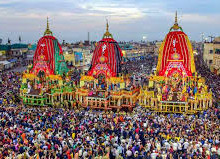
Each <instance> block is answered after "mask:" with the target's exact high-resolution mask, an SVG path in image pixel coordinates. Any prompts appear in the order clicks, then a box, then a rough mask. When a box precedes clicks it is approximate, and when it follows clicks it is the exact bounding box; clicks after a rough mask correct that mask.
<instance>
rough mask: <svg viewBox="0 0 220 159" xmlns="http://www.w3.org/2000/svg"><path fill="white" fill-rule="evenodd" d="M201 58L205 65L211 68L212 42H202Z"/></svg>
mask: <svg viewBox="0 0 220 159" xmlns="http://www.w3.org/2000/svg"><path fill="white" fill-rule="evenodd" d="M203 60H204V62H205V63H206V65H207V66H208V67H209V68H210V69H211V66H212V64H213V43H212V42H205V43H204V52H203Z"/></svg>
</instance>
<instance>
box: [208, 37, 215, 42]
mask: <svg viewBox="0 0 220 159" xmlns="http://www.w3.org/2000/svg"><path fill="white" fill-rule="evenodd" d="M209 38H210V40H211V43H212V39H214V38H215V37H214V36H212V35H210V36H209Z"/></svg>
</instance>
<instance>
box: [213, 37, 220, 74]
mask: <svg viewBox="0 0 220 159" xmlns="http://www.w3.org/2000/svg"><path fill="white" fill-rule="evenodd" d="M213 45H214V49H213V65H212V67H213V72H214V73H215V74H217V75H219V74H220V37H217V38H215V40H214V41H213Z"/></svg>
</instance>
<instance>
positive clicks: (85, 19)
mask: <svg viewBox="0 0 220 159" xmlns="http://www.w3.org/2000/svg"><path fill="white" fill-rule="evenodd" d="M219 6H220V0H0V38H1V39H3V43H6V42H7V39H8V38H10V39H11V41H12V43H16V42H18V39H19V38H18V37H19V36H21V39H22V42H23V43H36V42H37V40H38V39H39V38H40V37H42V36H43V33H44V31H45V28H46V19H47V17H49V22H50V29H51V30H52V32H53V35H54V36H55V37H56V38H57V39H58V40H59V41H60V42H62V41H63V40H65V41H66V42H75V41H80V40H87V39H88V32H90V40H96V41H98V40H100V39H101V38H102V35H103V33H104V32H105V26H106V19H108V21H109V30H110V32H111V33H112V35H113V37H114V39H115V40H117V41H130V40H133V41H140V40H142V39H143V37H144V36H145V37H146V40H147V41H153V40H163V38H164V37H165V35H166V34H167V33H168V31H169V29H170V27H171V26H172V25H173V23H174V18H175V11H177V12H178V23H179V25H180V26H181V27H182V28H183V30H184V32H185V33H186V34H187V35H188V36H189V38H190V40H196V41H201V39H202V38H201V35H202V33H204V35H205V37H208V36H210V35H213V36H219V35H220V27H219V26H220V9H219Z"/></svg>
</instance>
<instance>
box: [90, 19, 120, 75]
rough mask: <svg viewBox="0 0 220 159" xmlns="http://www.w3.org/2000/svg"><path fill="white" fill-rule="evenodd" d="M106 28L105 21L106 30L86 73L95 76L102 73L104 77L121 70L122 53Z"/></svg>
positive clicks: (116, 73)
mask: <svg viewBox="0 0 220 159" xmlns="http://www.w3.org/2000/svg"><path fill="white" fill-rule="evenodd" d="M108 29H109V25H108V22H107V25H106V32H105V34H104V35H103V38H102V40H100V41H99V42H98V44H97V46H96V48H95V50H94V53H93V57H92V63H91V68H90V70H89V72H88V75H92V76H95V77H97V76H98V75H99V74H104V75H105V76H106V77H115V76H117V75H118V74H119V73H120V72H121V61H122V56H123V54H122V51H121V49H120V47H119V45H118V43H117V42H116V41H115V40H114V39H113V36H112V34H110V33H109V30H108Z"/></svg>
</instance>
